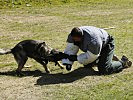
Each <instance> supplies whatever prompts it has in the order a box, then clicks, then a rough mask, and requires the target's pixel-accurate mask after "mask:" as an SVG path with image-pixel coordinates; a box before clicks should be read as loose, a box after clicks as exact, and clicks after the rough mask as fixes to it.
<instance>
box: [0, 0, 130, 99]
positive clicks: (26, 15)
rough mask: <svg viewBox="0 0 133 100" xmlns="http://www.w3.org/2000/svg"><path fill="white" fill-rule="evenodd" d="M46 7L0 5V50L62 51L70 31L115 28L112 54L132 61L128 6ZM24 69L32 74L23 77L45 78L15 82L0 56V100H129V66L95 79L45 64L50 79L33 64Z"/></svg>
mask: <svg viewBox="0 0 133 100" xmlns="http://www.w3.org/2000/svg"><path fill="white" fill-rule="evenodd" d="M5 1H8V0H5ZM18 1H19V0H18ZM20 1H21V0H20ZM27 1H28V0H27ZM29 1H30V0H29ZM36 1H37V0H36ZM40 1H41V0H40ZM46 1H47V2H46V3H44V2H43V1H42V2H41V4H40V3H38V2H35V0H33V1H32V2H28V4H30V5H31V6H30V7H27V6H26V4H25V2H23V0H22V1H21V3H18V2H16V4H15V5H14V7H12V4H11V2H5V3H3V2H2V0H0V8H1V9H0V48H12V47H13V46H14V45H15V44H17V43H18V42H19V41H22V40H24V39H35V40H44V41H46V43H48V44H49V45H50V46H51V47H53V48H57V49H59V50H60V51H63V50H64V48H65V46H66V39H67V35H68V34H69V32H70V31H71V29H72V28H73V27H75V26H82V25H90V26H97V27H101V28H105V27H116V29H112V30H108V32H109V33H110V34H111V35H113V36H114V38H115V43H116V50H115V53H116V55H118V56H119V57H121V56H122V55H126V56H128V57H129V58H130V60H131V61H133V1H132V0H77V2H76V0H62V1H61V0H46ZM52 1H54V2H52ZM3 5H8V6H3ZM27 65H30V66H31V68H24V71H28V73H29V71H31V72H33V74H34V73H35V74H36V71H34V70H41V71H42V72H44V74H38V73H37V75H35V76H34V75H33V74H29V75H28V76H26V77H22V78H19V77H14V76H13V75H12V74H10V73H13V71H14V70H15V69H16V68H17V64H16V62H15V60H14V58H13V56H12V55H4V56H0V72H1V73H0V74H1V75H0V100H4V99H5V100H15V99H18V100H64V99H65V100H133V80H132V79H133V68H132V67H133V66H132V67H131V68H129V69H126V70H124V71H122V72H121V73H117V74H113V75H107V76H97V75H95V74H94V73H93V72H92V71H90V70H89V69H85V68H83V66H82V65H80V64H78V63H75V64H74V66H73V71H71V72H67V71H66V70H65V69H64V70H61V69H59V68H58V67H57V66H54V64H53V63H50V64H49V65H48V66H49V68H50V70H51V74H49V75H47V74H45V71H44V69H43V67H41V65H39V64H38V63H37V62H35V61H34V60H32V59H30V60H29V61H28V62H27ZM7 71H10V72H8V73H6V74H7V75H2V73H4V72H7Z"/></svg>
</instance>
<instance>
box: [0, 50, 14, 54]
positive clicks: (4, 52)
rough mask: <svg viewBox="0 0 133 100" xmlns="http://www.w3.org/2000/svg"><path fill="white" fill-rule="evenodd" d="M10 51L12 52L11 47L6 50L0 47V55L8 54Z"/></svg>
mask: <svg viewBox="0 0 133 100" xmlns="http://www.w3.org/2000/svg"><path fill="white" fill-rule="evenodd" d="M10 53H12V50H11V49H8V50H4V49H0V55H4V54H10Z"/></svg>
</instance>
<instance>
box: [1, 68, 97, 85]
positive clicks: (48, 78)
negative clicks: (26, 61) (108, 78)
mask: <svg viewBox="0 0 133 100" xmlns="http://www.w3.org/2000/svg"><path fill="white" fill-rule="evenodd" d="M22 73H23V74H24V76H21V77H27V76H33V77H38V76H41V77H40V78H39V79H38V80H37V82H36V84H35V85H50V84H60V83H72V82H74V81H76V80H79V79H82V78H84V77H85V76H93V75H94V76H95V75H99V74H98V72H97V71H95V70H94V69H92V68H84V67H80V68H78V69H75V70H74V71H72V72H70V73H67V74H63V73H55V74H46V73H42V72H41V71H39V70H35V71H22ZM0 75H5V76H14V77H18V76H17V74H16V71H7V72H0Z"/></svg>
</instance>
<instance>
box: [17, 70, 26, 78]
mask: <svg viewBox="0 0 133 100" xmlns="http://www.w3.org/2000/svg"><path fill="white" fill-rule="evenodd" d="M16 76H18V77H23V76H25V74H24V73H22V72H19V71H16Z"/></svg>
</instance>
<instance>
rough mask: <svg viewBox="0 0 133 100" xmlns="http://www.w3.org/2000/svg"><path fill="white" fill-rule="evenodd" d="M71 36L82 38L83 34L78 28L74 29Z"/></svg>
mask: <svg viewBox="0 0 133 100" xmlns="http://www.w3.org/2000/svg"><path fill="white" fill-rule="evenodd" d="M70 34H71V36H72V37H73V36H78V37H82V36H83V33H82V31H81V30H80V29H79V28H78V27H74V28H73V29H72V31H71V33H70Z"/></svg>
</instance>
